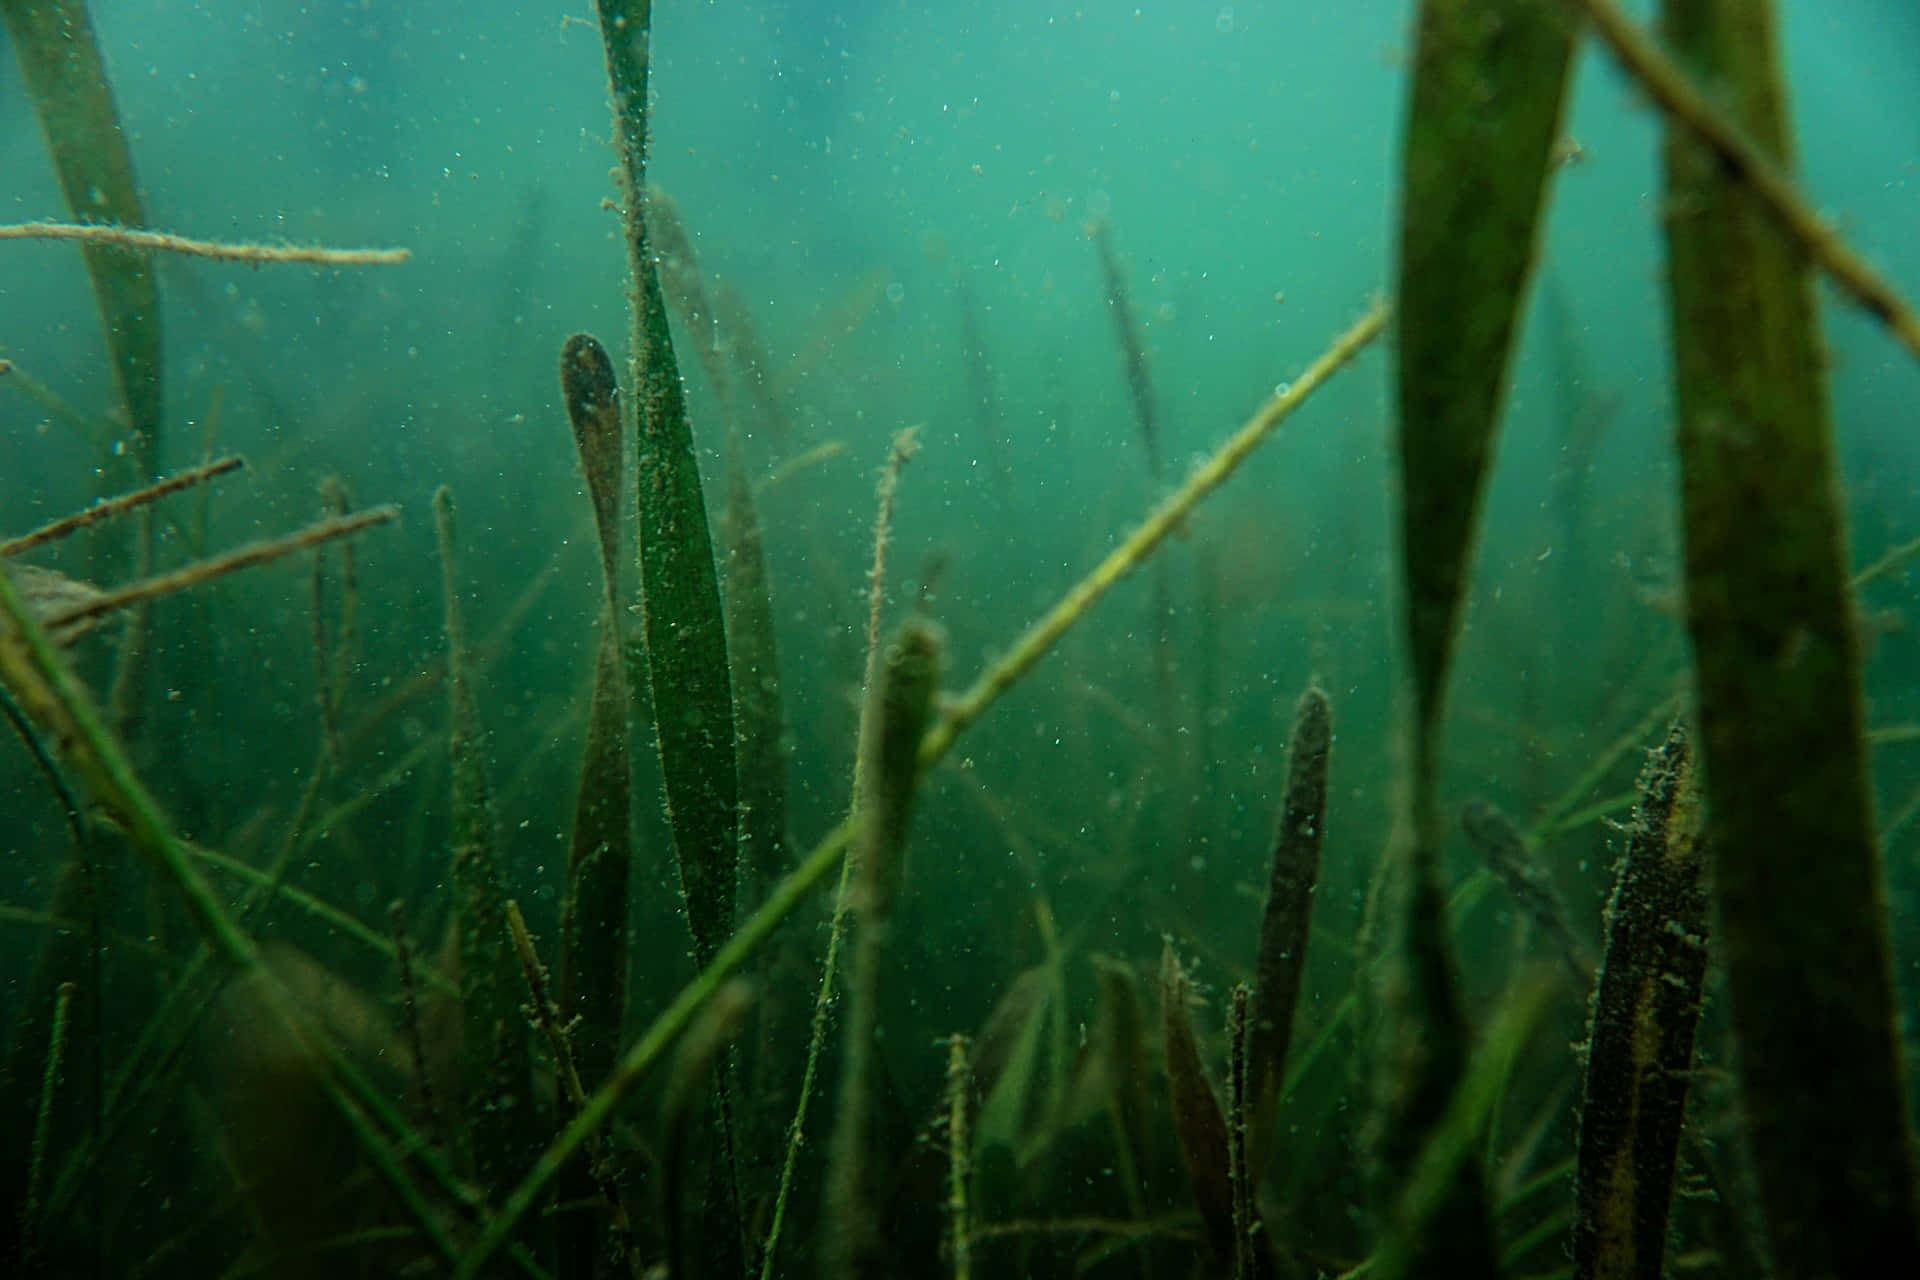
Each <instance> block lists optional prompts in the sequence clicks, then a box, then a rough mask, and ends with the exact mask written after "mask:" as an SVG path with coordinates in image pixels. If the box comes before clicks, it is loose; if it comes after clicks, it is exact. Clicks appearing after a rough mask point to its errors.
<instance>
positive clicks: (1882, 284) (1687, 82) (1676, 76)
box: [1578, 0, 1920, 359]
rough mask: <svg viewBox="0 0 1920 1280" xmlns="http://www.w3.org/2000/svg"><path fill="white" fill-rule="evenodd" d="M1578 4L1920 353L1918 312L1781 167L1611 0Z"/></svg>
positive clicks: (1806, 243)
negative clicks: (1819, 211) (1848, 241)
mask: <svg viewBox="0 0 1920 1280" xmlns="http://www.w3.org/2000/svg"><path fill="white" fill-rule="evenodd" d="M1578 3H1579V6H1580V7H1581V8H1582V9H1584V10H1585V11H1586V13H1587V16H1588V17H1590V18H1592V19H1593V26H1594V30H1595V31H1596V32H1597V33H1598V34H1599V36H1600V39H1601V40H1602V41H1604V42H1605V43H1606V46H1607V48H1608V49H1610V50H1612V51H1613V56H1614V58H1615V59H1616V60H1617V61H1618V62H1619V63H1620V65H1621V66H1622V67H1623V68H1625V69H1626V71H1627V73H1628V74H1629V75H1631V76H1632V77H1633V78H1634V79H1635V80H1638V81H1639V82H1640V87H1641V88H1643V89H1645V90H1646V91H1647V95H1648V96H1649V97H1651V98H1652V99H1653V100H1654V101H1655V102H1656V103H1658V104H1659V105H1660V109H1661V111H1663V112H1665V113H1666V115H1667V116H1668V117H1669V118H1670V119H1672V120H1674V121H1675V122H1677V123H1678V124H1680V125H1681V126H1683V127H1684V128H1686V129H1687V130H1688V131H1689V132H1691V133H1693V134H1694V135H1695V136H1696V137H1698V138H1699V139H1700V141H1702V142H1704V143H1706V145H1707V146H1709V147H1711V148H1712V149H1713V150H1714V151H1715V152H1716V153H1717V154H1718V155H1719V157H1720V160H1721V162H1722V163H1723V164H1725V165H1726V166H1727V167H1728V168H1729V169H1731V170H1732V171H1733V172H1734V174H1735V175H1736V176H1737V177H1738V178H1739V180H1740V181H1741V182H1742V183H1744V184H1745V185H1746V187H1747V189H1748V190H1750V191H1752V192H1753V193H1754V194H1755V195H1757V196H1759V197H1760V199H1761V201H1762V202H1763V203H1764V204H1765V205H1766V206H1767V208H1768V209H1770V210H1771V211H1772V212H1773V215H1774V217H1776V218H1778V219H1779V220H1780V225H1781V226H1782V227H1784V228H1785V229H1786V231H1787V234H1789V235H1791V236H1792V237H1793V238H1794V239H1795V240H1797V241H1799V242H1800V247H1801V249H1803V250H1804V251H1805V252H1806V254H1807V256H1808V257H1810V258H1812V259H1813V260H1814V261H1815V262H1816V263H1818V264H1819V265H1820V269H1821V270H1822V271H1824V272H1826V273H1827V275H1828V277H1829V278H1831V279H1832V281H1833V282H1834V284H1836V285H1838V286H1839V287H1840V290H1841V292H1843V293H1845V294H1847V295H1848V296H1849V297H1851V298H1852V299H1853V300H1854V301H1855V302H1857V303H1859V304H1860V306H1862V307H1864V308H1865V309H1866V310H1867V311H1868V312H1869V313H1870V314H1871V315H1873V317H1874V318H1875V319H1877V320H1879V321H1880V322H1881V323H1882V324H1884V325H1886V326H1887V328H1888V329H1890V330H1892V331H1893V336H1894V337H1895V338H1896V339H1897V340H1898V341H1899V342H1900V345H1902V346H1904V347H1905V348H1906V349H1907V350H1908V351H1909V352H1911V353H1912V354H1913V356H1914V357H1915V358H1916V359H1920V315H1916V314H1915V313H1914V310H1913V308H1912V307H1911V306H1910V305H1908V303H1907V301H1906V299H1904V298H1902V297H1901V296H1900V295H1899V293H1898V292H1896V291H1895V290H1894V288H1893V286H1892V285H1891V284H1889V283H1887V281H1886V280H1885V279H1884V278H1882V277H1881V275H1880V274H1879V273H1878V272H1876V271H1875V270H1874V269H1873V268H1872V267H1871V266H1869V265H1868V264H1867V260H1866V259H1865V258H1862V257H1861V256H1860V255H1859V254H1857V253H1855V252H1854V251H1853V250H1852V249H1851V248H1849V247H1848V245H1847V243H1846V241H1844V240H1842V239H1841V238H1840V233H1839V232H1837V231H1835V230H1834V229H1833V227H1832V225H1831V224H1829V223H1828V222H1827V220H1826V219H1825V218H1822V217H1821V216H1820V215H1819V214H1818V213H1816V212H1815V211H1814V208H1813V206H1812V205H1810V204H1808V203H1807V201H1806V198H1805V197H1803V196H1802V195H1801V194H1800V193H1799V191H1797V190H1795V188H1794V185H1793V181H1792V180H1791V179H1790V178H1788V176H1787V175H1786V173H1785V172H1784V171H1783V170H1782V169H1781V168H1780V166H1779V165H1777V164H1775V163H1774V162H1773V161H1772V160H1770V159H1768V158H1767V156H1766V154H1765V153H1764V152H1762V151H1761V150H1760V148H1759V147H1757V146H1755V145H1754V143H1753V140H1752V139H1750V138H1749V137H1747V135H1746V133H1745V131H1743V130H1742V129H1741V128H1740V127H1739V126H1738V125H1736V124H1734V123H1733V121H1732V120H1731V119H1729V118H1728V116H1727V115H1726V114H1725V113H1724V112H1721V111H1719V110H1716V109H1715V108H1714V106H1713V105H1712V104H1711V103H1710V102H1709V101H1708V99H1707V96H1706V95H1705V94H1704V93H1702V92H1701V91H1700V90H1699V89H1698V88H1696V87H1695V86H1694V84H1693V81H1692V80H1691V79H1689V78H1688V76H1687V74H1686V72H1684V71H1682V70H1681V69H1680V67H1679V66H1678V65H1677V64H1676V63H1675V62H1674V61H1673V59H1671V58H1670V57H1668V56H1667V54H1666V53H1665V52H1664V51H1663V50H1662V49H1661V48H1660V46H1659V45H1658V44H1657V43H1656V42H1655V41H1654V40H1653V39H1652V38H1651V37H1650V36H1648V35H1647V34H1646V32H1644V31H1642V30H1641V29H1640V28H1639V26H1637V25H1636V24H1635V23H1634V22H1633V21H1632V19H1630V18H1628V17H1627V15H1626V14H1624V13H1622V12H1620V10H1619V8H1618V7H1617V6H1615V4H1614V3H1613V0H1578Z"/></svg>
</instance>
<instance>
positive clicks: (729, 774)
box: [598, 0, 739, 968]
mask: <svg viewBox="0 0 1920 1280" xmlns="http://www.w3.org/2000/svg"><path fill="white" fill-rule="evenodd" d="M598 8H599V11H600V32H601V38H602V42H603V43H604V45H605V46H606V53H607V74H608V79H609V81H610V82H611V84H612V88H613V120H614V146H615V150H616V151H617V152H618V154H619V159H620V166H619V173H620V192H621V199H622V202H623V204H624V208H625V216H624V218H623V220H622V221H623V224H624V228H625V235H626V244H627V265H628V268H629V269H630V271H631V272H632V275H633V293H632V303H633V372H632V377H631V379H630V384H631V385H632V387H633V388H634V397H633V398H634V404H635V416H636V421H635V433H636V437H637V439H638V441H639V449H638V470H639V475H638V482H639V493H640V600H641V615H642V625H643V628H644V630H645V633H646V641H647V645H646V656H647V662H646V667H647V677H648V683H649V685H650V687H651V689H652V693H653V712H654V726H655V731H656V733H657V735H658V741H659V747H660V769H661V774H662V776H663V778H664V781H665V786H666V792H667V816H668V819H669V822H670V826H671V829H672V832H673V845H674V853H675V855H676V857H677V859H678V862H679V867H680V888H681V891H682V893H683V894H684V895H685V897H686V904H687V923H688V926H689V927H690V929H691V930H692V933H693V953H694V959H695V961H696V963H698V964H699V965H700V967H701V968H705V967H706V966H707V965H709V964H711V963H712V962H713V958H714V955H715V953H716V952H718V951H719V949H720V944H721V943H723V942H725V941H726V939H727V935H728V934H729V933H731V932H732V929H733V904H734V882H735V878H736V876H737V875H738V862H739V850H738V844H739V812H738V810H739V778H738V775H737V774H736V772H735V769H736V766H735V759H734V726H733V690H732V685H731V680H730V678H729V675H728V668H727V635H726V625H725V623H724V621H723V619H722V614H721V608H720V584H719V578H718V575H717V574H716V572H715V569H714V563H713V541H712V538H711V536H710V535H709V533H708V530H707V508H706V502H705V499H704V498H703V496H702V494H701V489H700V467H699V463H698V462H697V461H696V459H695V457H694V452H693V430H692V428H691V426H690V425H689V424H688V421H687V403H686V395H685V392H684V391H683V389H682V387H681V384H680V370H679V367H678V365H677V364H676V363H675V360H674V355H673V336H672V333H671V332H670V330H669V328H668V325H667V304H666V297H665V295H664V294H663V293H662V292H661V289H660V270H659V266H658V262H657V260H656V256H655V253H654V248H653V244H652V240H651V237H650V235H649V233H648V230H647V217H646V198H645V194H644V193H645V192H646V189H647V181H646V170H647V80H648V57H649V55H648V42H649V37H650V28H651V24H652V18H653V6H652V4H651V3H650V2H649V0H600V3H599V5H598Z"/></svg>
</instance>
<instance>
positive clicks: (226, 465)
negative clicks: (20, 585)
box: [0, 457, 247, 556]
mask: <svg viewBox="0 0 1920 1280" xmlns="http://www.w3.org/2000/svg"><path fill="white" fill-rule="evenodd" d="M246 465H247V464H246V459H244V458H240V457H227V458H220V459H218V460H216V461H213V462H206V463H202V464H201V465H200V466H197V467H189V468H187V470H185V471H180V472H176V473H175V474H173V475H170V476H168V477H167V478H166V479H164V480H160V481H156V482H155V483H153V484H150V485H148V486H147V487H146V488H144V489H136V490H134V491H133V492H132V493H123V494H121V495H120V496H119V497H117V498H107V499H104V500H102V501H100V502H96V503H94V504H93V505H92V506H90V507H88V508H87V509H86V510H84V511H76V512H74V513H73V514H72V515H70V516H66V517H63V518H62V519H59V520H55V521H54V522H53V523H52V524H44V525H41V526H40V527H39V528H38V529H35V530H34V531H33V532H32V533H23V534H21V535H20V536H19V537H17V538H13V539H10V540H9V541H6V542H0V556H17V555H19V554H20V553H21V552H22V551H30V550H32V549H33V548H34V547H38V546H44V545H45V544H46V543H49V542H54V541H56V540H58V539H60V538H64V537H66V536H67V535H68V534H70V533H78V532H79V531H80V530H82V529H85V528H87V527H88V526H89V525H94V524H98V523H99V522H100V521H102V520H108V519H111V518H113V517H114V516H117V515H120V514H122V513H123V512H127V511H132V510H133V509H134V508H135V507H144V506H146V505H147V504H148V503H150V502H158V501H159V500H160V499H161V498H164V497H166V496H167V495H168V494H170V493H178V492H179V491H180V490H182V489H189V488H192V487H193V486H194V485H196V484H199V483H200V482H201V481H203V480H211V479H213V478H214V477H215V476H223V475H225V474H227V472H229V471H237V470H238V469H239V468H241V467H244V466H246Z"/></svg>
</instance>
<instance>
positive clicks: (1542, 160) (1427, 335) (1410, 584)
mask: <svg viewBox="0 0 1920 1280" xmlns="http://www.w3.org/2000/svg"><path fill="white" fill-rule="evenodd" d="M1572 51H1573V28H1572V23H1571V20H1570V19H1569V18H1568V17H1567V16H1566V13H1565V6H1564V5H1563V4H1561V3H1559V0H1425V3H1423V4H1422V5H1421V6H1420V19H1419V44H1418V53H1417V55H1416V62H1415V69H1414V80H1413V93H1412V101H1411V104H1410V106H1409V109H1408V116H1407V135H1406V155H1405V167H1404V171H1403V175H1402V180H1403V183H1404V186H1403V192H1402V196H1401V222H1400V265H1399V307H1398V315H1399V341H1400V362H1399V373H1398V376H1399V388H1398V392H1399V404H1400V471H1401V483H1402V494H1401V501H1402V503H1403V504H1404V505H1403V518H1402V524H1401V546H1402V554H1403V556H1404V558H1405V569H1406V578H1407V583H1406V589H1407V614H1408V616H1407V633H1408V641H1409V643H1410V645H1411V646H1412V658H1413V674H1414V686H1415V695H1416V697H1417V698H1418V700H1419V712H1420V721H1419V723H1420V725H1421V728H1422V732H1423V734H1424V733H1425V732H1427V731H1428V730H1429V729H1430V728H1431V726H1432V724H1433V722H1435V721H1436V720H1437V719H1438V707H1439V704H1440V700H1441V694H1442V691H1443V688H1444V684H1445V676H1446V667H1447V662H1448V658H1449V656H1450V654H1451V651H1452V646H1453V635H1454V628H1455V624H1456V622H1457V620H1458V616H1459V610H1460V600H1461V597H1462V594H1463V588H1464V585H1465V577H1466V570H1467V562H1468V557H1469V556H1470V554H1471V552H1472V539H1473V525H1474V519H1475V517H1476V515H1477V513H1478V511H1479V505H1480V494H1481V490H1482V487H1483V485H1482V481H1483V480H1484V478H1485V473H1486V467H1487V460H1488V455H1489V454H1490V453H1491V452H1492V448H1493V440H1494V432H1495V429H1496V427H1497V426H1498V422H1499V415H1500V408H1501V391H1502V389H1503V388H1504V387H1505V385H1506V380H1507V368H1508V363H1509V356H1510V354H1511V349H1512V345H1513V334H1514V329H1515V326H1516V322H1517V320H1518V317H1519V314H1520V308H1521V304H1522V302H1523V300H1524V299H1523V295H1524V293H1525V289H1526V285H1527V278H1528V276H1529V274H1530V273H1531V271H1532V268H1533V261H1534V244H1535V240H1536V235H1535V232H1536V229H1537V226H1538V223H1539V216H1540V210H1541V207H1542V205H1543V203H1544V197H1545V191H1546V179H1547V174H1548V170H1549V168H1550V165H1551V152H1552V144H1553V137H1554V132H1555V130H1556V129H1557V128H1558V127H1559V120H1560V107H1561V102H1562V99H1564V97H1565V96H1566V86H1567V80H1568V76H1569V71H1570V68H1571V65H1572Z"/></svg>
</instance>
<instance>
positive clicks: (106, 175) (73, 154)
mask: <svg viewBox="0 0 1920 1280" xmlns="http://www.w3.org/2000/svg"><path fill="white" fill-rule="evenodd" d="M0 14H3V15H4V16H5V18H6V22H7V32H8V34H9V35H11V36H12V38H13V48H14V54H15V56H16V57H17V58H18V60H19V63H20V76H21V79H22V81H23V82H24V83H25V84H26V88H27V95H28V97H30V98H31V99H32V101H33V109H34V112H35V114H36V115H38V116H39V117H40V128H41V131H42V132H43V133H45V135H46V139H47V150H48V151H49V152H51V153H52V156H53V167H54V172H55V173H56V174H57V175H58V176H59V179H60V189H61V191H62V192H64V193H65V195H66V198H67V207H68V208H69V209H70V210H72V212H73V217H74V221H76V222H110V223H118V224H119V225H121V226H123V227H143V226H145V225H146V221H147V218H146V213H145V211H144V210H143V209H142V208H141V205H140V192H139V188H138V187H137V186H136V184H135V182H134V177H133V156H132V153H131V152H129V151H128V150H127V139H126V133H125V131H124V130H123V129H122V128H121V125H120V113H119V110H118V109H117V108H116V107H115V106H114V102H113V89H112V87H111V86H110V85H109V84H108V82H107V68H106V62H105V61H104V60H103V59H102V58H101V56H100V46H99V44H98V42H97V41H95V39H94V36H93V21H92V19H91V18H90V17H89V16H88V14H87V6H86V4H85V2H84V0H0ZM81 252H82V253H83V254H85V255H86V262H87V276H88V278H89V279H90V280H91V281H92V282H93V296H94V299H95V301H97V302H98V303H99V305H100V319H101V322H102V324H103V325H104V326H105V328H106V339H107V354H108V356H109V357H110V358H111V361H112V364H113V376H114V381H115V384H116V385H117V388H118V390H119V392H120V401H121V406H122V407H123V408H124V409H125V411H126V415H127V425H128V427H129V428H130V429H131V431H132V433H133V439H132V453H133V460H134V463H135V465H136V466H137V467H138V469H139V472H140V476H139V478H140V479H142V480H147V479H150V478H152V476H154V475H155V474H157V472H158V469H159V448H160V403H161V402H160V385H161V384H160V293H159V289H158V287H157V286H156V285H155V283H154V278H153V260H152V259H151V258H150V257H148V256H147V255H146V254H144V253H138V252H132V251H129V250H126V249H113V248H108V247H106V246H104V245H87V246H86V247H85V248H83V249H82V250H81Z"/></svg>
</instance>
